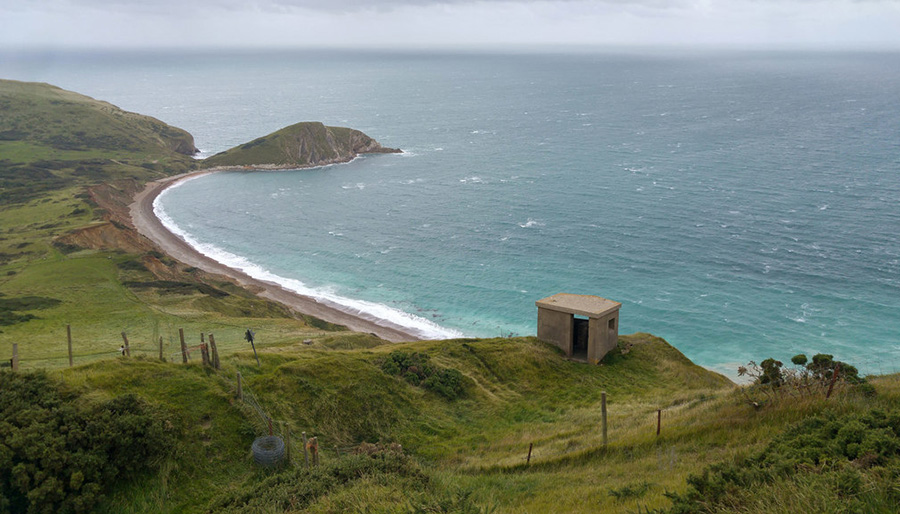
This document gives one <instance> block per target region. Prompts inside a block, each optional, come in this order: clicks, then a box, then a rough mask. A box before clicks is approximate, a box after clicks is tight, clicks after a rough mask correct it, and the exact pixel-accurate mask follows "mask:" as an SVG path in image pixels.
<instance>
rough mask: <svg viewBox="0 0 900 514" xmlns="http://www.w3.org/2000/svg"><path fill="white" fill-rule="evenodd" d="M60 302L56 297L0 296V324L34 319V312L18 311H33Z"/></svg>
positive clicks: (11, 323) (53, 305) (12, 323)
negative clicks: (21, 312) (24, 312)
mask: <svg viewBox="0 0 900 514" xmlns="http://www.w3.org/2000/svg"><path fill="white" fill-rule="evenodd" d="M60 303H61V302H60V301H59V300H57V299H56V298H46V297H43V296H22V297H19V298H0V325H7V326H8V325H14V324H16V323H24V322H26V321H29V320H32V319H35V318H36V317H37V316H35V315H34V314H20V313H19V312H18V311H34V310H41V309H49V308H51V307H56V306H57V305H59V304H60Z"/></svg>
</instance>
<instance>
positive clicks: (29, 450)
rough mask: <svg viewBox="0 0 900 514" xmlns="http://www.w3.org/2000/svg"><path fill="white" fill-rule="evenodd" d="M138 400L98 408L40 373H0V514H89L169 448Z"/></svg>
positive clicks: (161, 429) (157, 419) (151, 415)
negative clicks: (113, 488)
mask: <svg viewBox="0 0 900 514" xmlns="http://www.w3.org/2000/svg"><path fill="white" fill-rule="evenodd" d="M166 432H167V430H166V428H165V425H164V422H163V421H162V420H161V418H160V417H158V416H156V415H154V413H153V412H151V410H150V409H149V408H148V406H147V405H146V404H145V403H144V402H143V401H141V400H139V399H138V398H137V397H136V396H134V395H131V394H126V395H122V396H119V397H117V398H114V399H112V400H108V401H103V402H97V401H92V400H88V399H86V398H83V397H81V396H80V395H78V394H76V393H74V392H71V391H67V390H66V389H65V387H64V386H63V385H62V384H61V383H58V382H55V381H53V380H51V379H50V378H48V376H47V375H46V374H44V373H11V372H0V513H4V514H5V513H13V512H90V511H91V510H92V509H93V508H94V506H95V505H96V504H97V503H98V502H99V501H100V500H102V498H103V496H104V491H106V490H108V489H109V487H110V486H111V485H112V484H114V483H115V482H117V481H120V480H123V479H128V478H130V477H133V476H134V475H135V474H136V473H139V472H141V471H144V470H148V469H150V468H152V467H154V465H155V463H156V462H159V459H161V458H162V457H163V456H164V455H163V453H164V452H165V451H166V450H165V449H166V448H168V445H167V444H165V443H166V437H167V433H166Z"/></svg>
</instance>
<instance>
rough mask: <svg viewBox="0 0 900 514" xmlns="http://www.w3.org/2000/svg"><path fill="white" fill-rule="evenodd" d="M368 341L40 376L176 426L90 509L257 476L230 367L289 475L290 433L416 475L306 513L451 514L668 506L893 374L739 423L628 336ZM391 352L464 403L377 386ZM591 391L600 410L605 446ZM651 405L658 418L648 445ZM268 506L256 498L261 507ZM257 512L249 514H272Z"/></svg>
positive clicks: (688, 366) (178, 505) (890, 396)
mask: <svg viewBox="0 0 900 514" xmlns="http://www.w3.org/2000/svg"><path fill="white" fill-rule="evenodd" d="M259 334H260V332H258V335H259ZM370 343H371V341H369V342H367V341H366V340H365V337H363V335H361V334H353V333H346V334H343V335H341V334H331V335H328V336H325V337H320V338H319V339H316V340H315V342H314V343H313V344H303V343H302V342H300V341H296V340H295V341H293V342H282V343H279V344H273V345H271V346H268V347H264V348H263V349H262V350H261V352H260V358H261V363H262V366H261V367H257V365H256V361H255V359H254V358H253V355H252V353H251V352H249V351H246V350H243V351H234V352H232V353H229V354H228V355H227V356H225V357H224V358H223V369H222V370H221V371H219V372H214V371H212V370H210V369H204V368H202V367H201V366H200V365H199V364H198V363H197V362H193V363H191V364H188V365H184V364H180V363H160V362H155V361H154V360H153V359H150V358H145V357H140V358H131V359H128V358H122V357H111V358H105V359H103V360H98V361H96V362H94V363H91V364H87V365H82V366H76V367H75V368H61V369H59V370H58V371H56V372H55V376H57V377H59V378H60V379H62V380H64V381H65V382H66V383H67V384H68V385H69V386H71V387H75V388H80V389H81V390H83V391H86V392H89V394H91V395H95V396H97V397H98V398H107V397H112V396H115V395H118V394H122V393H125V392H132V393H135V394H138V395H139V396H141V397H142V398H144V399H146V400H147V401H149V402H151V403H153V404H154V405H157V406H158V407H160V408H161V409H162V410H163V411H164V412H168V413H169V414H168V416H169V418H168V419H169V420H170V421H171V422H172V423H174V424H176V425H177V426H178V427H181V432H180V433H181V434H182V435H181V436H180V438H179V439H178V440H173V441H172V444H173V445H174V447H175V448H176V451H175V453H174V457H173V458H172V459H171V460H170V461H169V462H167V463H166V464H165V465H164V466H163V468H162V469H161V470H160V471H159V472H158V473H156V474H153V475H152V476H147V477H136V478H135V479H134V480H133V481H123V483H121V484H118V485H117V488H116V490H115V491H114V492H113V493H112V494H111V495H110V497H109V499H108V501H107V502H106V503H104V509H105V510H104V511H105V512H151V511H152V512H157V511H159V512H166V511H183V512H205V511H206V510H207V508H211V507H208V506H210V505H212V504H213V503H212V502H216V501H219V502H221V501H230V500H227V499H228V498H231V497H233V496H234V495H240V494H245V493H246V491H248V490H257V489H255V488H256V487H257V486H258V484H260V483H261V482H262V481H264V480H268V477H271V476H273V475H272V473H271V472H265V471H262V470H260V469H258V468H256V467H255V466H254V465H253V463H252V459H251V457H250V454H249V451H248V449H249V447H250V443H251V442H252V440H253V438H254V437H255V436H257V435H262V434H263V433H264V432H265V430H266V427H265V424H264V423H263V422H262V420H261V419H260V418H259V416H258V414H257V412H256V411H255V410H253V409H252V408H249V407H248V406H247V405H245V404H243V403H241V402H239V401H237V400H236V399H235V388H236V382H235V376H236V373H237V372H238V371H240V372H241V373H242V375H243V377H244V384H245V387H246V391H249V393H248V394H252V395H253V398H255V399H256V401H258V403H259V405H260V406H261V407H262V408H263V409H264V410H265V412H266V413H268V414H269V415H270V416H271V417H272V418H273V419H274V420H275V424H274V428H275V430H276V432H278V433H281V434H283V435H284V434H285V432H284V430H283V429H282V428H281V426H282V425H281V423H285V424H286V425H288V426H289V427H290V429H291V434H292V438H293V439H292V441H293V448H294V451H295V453H294V455H295V456H297V463H298V465H299V463H302V454H300V453H298V452H299V449H300V448H302V446H301V441H300V433H301V432H306V433H307V434H308V435H309V436H313V435H315V436H318V440H319V445H320V448H321V449H322V457H321V458H322V462H323V464H325V465H328V466H332V465H344V464H340V463H341V462H343V459H346V458H347V457H346V455H347V451H348V449H349V448H351V447H353V446H355V445H357V444H359V443H360V442H363V441H368V442H377V441H382V442H395V443H399V444H401V445H402V447H403V449H404V451H405V452H406V453H407V454H408V455H410V456H411V457H412V459H413V462H414V464H413V465H414V466H416V469H419V470H420V472H421V473H422V475H423V477H424V478H423V479H422V480H424V482H423V483H422V484H419V483H418V482H416V483H413V482H410V481H408V480H406V479H396V480H395V479H393V478H391V477H393V476H394V475H391V474H390V473H388V474H386V475H382V474H379V473H373V474H368V475H366V476H361V477H358V478H356V479H353V480H350V481H348V482H342V484H341V485H339V486H334V487H332V486H328V487H327V491H324V492H321V494H319V493H316V495H315V499H314V501H311V502H310V503H308V504H305V505H306V507H304V508H306V509H309V511H311V512H346V511H353V512H363V511H385V512H408V511H415V508H417V506H418V507H424V506H429V505H430V506H431V508H434V509H437V510H433V511H434V512H444V511H447V512H452V511H454V510H439V507H437V506H439V505H444V506H446V505H454V502H456V505H457V507H459V509H460V510H465V509H469V508H477V509H480V510H482V511H493V512H586V511H602V512H638V511H639V510H640V509H644V510H646V509H664V508H668V507H669V506H670V505H671V503H670V500H669V499H668V498H667V497H666V493H667V492H684V491H685V490H686V489H687V482H686V478H687V477H688V475H690V474H696V473H699V472H700V471H702V469H703V468H704V467H705V466H708V465H711V464H715V463H718V462H723V461H725V462H727V461H732V460H736V459H740V458H742V456H746V455H749V454H751V453H753V452H755V451H759V450H761V449H762V448H764V447H765V446H766V445H767V444H769V442H770V441H771V440H772V438H773V437H775V436H776V435H777V434H779V433H782V432H783V431H784V430H785V429H786V428H787V427H788V426H790V425H791V424H793V423H796V422H799V421H801V420H803V419H805V418H808V417H809V416H812V415H816V414H820V413H824V412H833V413H836V414H838V415H841V414H851V413H854V412H863V411H865V410H868V409H871V408H889V407H891V406H896V405H897V404H898V400H900V396H898V395H900V376H885V377H878V378H876V379H873V380H872V382H873V385H874V386H875V388H876V390H877V391H878V394H877V395H876V396H875V397H874V398H868V397H864V396H862V395H855V394H852V393H849V392H846V391H845V392H842V394H841V396H839V397H836V398H832V399H831V400H829V401H825V400H824V399H823V398H809V399H804V400H802V401H800V402H797V401H776V402H771V403H770V404H767V405H766V406H765V407H764V408H762V409H759V410H757V409H754V408H753V407H752V406H750V405H749V404H747V403H746V401H744V400H743V397H742V396H741V395H739V394H737V393H736V392H735V391H734V389H733V388H734V386H733V385H732V384H730V383H729V382H728V381H727V380H725V379H724V378H723V377H721V376H718V375H716V374H714V373H712V372H709V371H706V370H704V369H703V368H700V367H698V366H695V365H693V364H692V363H690V362H689V361H687V360H686V359H683V357H680V354H679V353H678V352H677V350H675V349H674V348H672V347H670V346H669V345H668V344H666V343H665V342H664V341H662V340H660V339H658V338H655V337H652V336H649V335H646V334H636V335H632V336H623V337H622V338H621V341H620V348H623V349H624V348H626V347H627V348H629V351H628V353H626V354H624V355H615V356H614V358H612V359H610V361H609V362H605V363H604V364H603V365H601V366H591V365H587V364H583V363H578V362H573V361H568V360H566V359H564V358H563V356H562V355H560V353H559V352H558V350H557V349H556V348H554V347H552V346H549V345H546V344H544V343H542V342H539V341H537V340H535V339H533V338H516V339H490V340H477V341H472V340H453V341H429V342H421V343H406V344H399V345H397V344H389V343H383V344H379V345H372V344H370ZM397 349H405V350H415V351H419V352H425V353H427V354H428V355H429V356H430V358H431V359H432V361H435V362H441V365H443V366H447V367H452V368H453V369H457V370H459V371H460V372H461V373H462V374H463V375H465V376H466V377H468V379H469V381H468V382H467V385H466V391H465V395H464V396H463V397H462V398H460V399H457V400H454V401H449V400H447V399H445V398H444V397H442V396H441V395H439V394H437V393H434V392H430V391H427V390H424V389H422V388H420V387H417V386H414V385H411V384H409V383H408V382H406V381H405V380H403V379H400V378H397V377H394V376H390V375H388V374H387V373H385V372H383V371H382V370H381V362H383V359H384V358H385V357H386V356H387V355H388V354H389V353H390V352H391V351H395V350H397ZM666 384H676V385H673V386H667V385H666ZM601 391H606V392H607V394H608V398H609V443H608V445H606V446H604V445H603V441H602V436H601V433H600V430H599V426H600V408H599V407H600V406H599V402H600V398H599V396H600V395H599V393H600V392H601ZM657 409H662V410H663V417H662V433H661V435H660V436H659V437H657V436H656V410H657ZM529 444H533V445H534V449H533V454H532V459H531V464H530V465H526V463H525V457H526V454H527V451H528V446H529ZM335 446H337V447H338V448H340V449H341V451H342V452H343V454H344V456H343V457H338V456H336V454H335V452H334V450H333V449H332V448H334V447H335ZM291 473H293V472H291ZM276 474H278V472H276ZM279 476H280V475H279ZM873 476H874V475H873ZM302 479H303V478H302V476H300V477H299V478H289V477H288V478H285V477H282V478H279V479H278V480H279V481H284V480H287V481H288V482H287V483H290V481H291V480H302ZM821 480H827V477H824V478H822V477H819V478H817V477H816V476H809V477H799V478H798V479H797V480H796V481H795V482H791V483H790V484H787V485H786V486H785V487H786V490H790V491H793V492H794V493H796V494H797V495H799V496H800V497H802V496H810V495H811V494H812V489H810V488H813V487H817V485H816V484H819V485H821ZM866 480H870V478H868V477H867V478H866ZM872 480H874V479H872ZM279 483H281V482H279ZM881 487H883V486H881ZM286 490H290V487H288V488H287V489H286ZM240 491H245V493H240ZM877 491H878V489H876V491H875V492H876V493H877ZM757 494H765V495H769V496H768V497H770V498H771V497H772V495H774V496H775V497H776V498H777V501H779V502H785V505H791V504H790V503H789V502H787V498H785V497H783V492H782V491H781V490H778V489H776V488H763V493H759V492H754V493H750V492H748V493H747V495H746V498H743V501H745V502H746V503H747V504H748V505H754V506H756V507H760V506H762V505H765V504H764V501H765V500H764V498H761V497H757ZM279 498H281V497H274V496H273V497H272V498H270V499H269V500H270V501H271V505H276V504H278V502H279V501H282V500H283V498H281V499H279ZM269 500H267V501H269ZM869 501H870V504H872V505H875V504H877V502H878V501H882V500H881V499H879V498H875V499H871V500H869ZM873 502H874V503H873ZM263 503H264V505H262V506H259V508H260V509H262V510H259V511H279V512H280V511H281V510H277V509H275V510H271V509H270V510H266V508H268V507H265V505H269V504H268V503H265V502H263ZM271 505H270V507H271ZM804 505H815V503H807V504H804ZM440 508H443V507H440ZM754 508H755V507H754ZM348 509H349V510H348ZM785 509H787V507H785ZM213 510H215V509H213ZM288 510H289V509H288ZM763 510H766V509H763ZM801 510H802V509H801ZM747 511H754V510H753V509H749V510H747ZM781 511H784V512H786V510H781Z"/></svg>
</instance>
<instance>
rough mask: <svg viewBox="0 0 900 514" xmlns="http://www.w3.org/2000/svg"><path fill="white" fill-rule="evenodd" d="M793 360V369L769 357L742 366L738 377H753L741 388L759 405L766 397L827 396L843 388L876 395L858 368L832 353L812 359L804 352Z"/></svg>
mask: <svg viewBox="0 0 900 514" xmlns="http://www.w3.org/2000/svg"><path fill="white" fill-rule="evenodd" d="M791 363H792V364H794V368H790V367H785V366H784V363H783V362H781V361H778V360H775V359H771V358H770V359H766V360H764V361H762V362H760V363H759V364H756V363H755V362H752V361H751V362H750V363H749V364H747V365H746V366H741V367H739V368H738V376H747V377H750V378H751V379H753V382H752V384H751V385H750V386H749V387H746V388H743V389H742V392H743V394H744V396H745V397H746V398H747V400H748V401H749V402H750V403H751V404H753V405H755V406H757V407H758V406H759V405H760V404H761V402H762V400H763V399H764V398H768V399H772V398H779V397H784V396H790V397H803V396H817V395H822V396H828V395H831V394H833V393H834V392H836V391H837V392H839V391H840V390H842V389H849V390H855V391H857V392H859V393H862V394H863V395H866V396H871V395H874V394H875V389H874V388H873V387H872V386H871V385H870V384H868V382H866V379H865V378H863V377H861V376H859V370H857V369H856V367H854V366H851V365H850V364H847V363H846V362H841V361H836V360H834V356H833V355H828V354H825V353H819V354H816V355H814V356H813V358H812V361H810V360H809V359H807V357H806V355H804V354H802V353H801V354H799V355H795V356H793V357H791ZM846 386H849V387H846Z"/></svg>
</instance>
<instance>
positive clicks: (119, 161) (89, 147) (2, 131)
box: [0, 80, 196, 205]
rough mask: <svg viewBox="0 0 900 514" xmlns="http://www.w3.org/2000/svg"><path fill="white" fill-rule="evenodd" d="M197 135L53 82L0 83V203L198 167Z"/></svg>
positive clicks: (20, 200) (152, 177)
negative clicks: (195, 140)
mask: <svg viewBox="0 0 900 514" xmlns="http://www.w3.org/2000/svg"><path fill="white" fill-rule="evenodd" d="M195 152H196V149H195V148H194V140H193V137H192V136H191V135H190V134H188V133H187V132H185V131H184V130H181V129H178V128H175V127H172V126H170V125H167V124H165V123H163V122H161V121H159V120H157V119H154V118H151V117H149V116H143V115H140V114H135V113H131V112H126V111H123V110H121V109H119V108H118V107H115V106H114V105H111V104H108V103H106V102H101V101H98V100H94V99H93V98H89V97H87V96H84V95H80V94H78V93H73V92H71V91H66V90H64V89H60V88H58V87H55V86H51V85H49V84H38V83H30V82H17V81H13V80H0V205H8V204H16V203H21V202H23V201H27V200H30V199H32V198H36V197H38V196H39V195H40V194H42V193H43V192H45V191H50V190H59V189H63V188H66V187H71V186H74V185H83V184H93V183H97V182H102V181H105V180H113V179H121V178H134V179H138V180H149V179H154V178H160V177H162V176H165V175H166V174H171V173H178V172H182V171H187V170H189V169H192V168H194V167H195V166H196V163H195V162H194V161H193V159H191V158H190V157H189V156H190V155H193V154H194V153H195Z"/></svg>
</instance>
